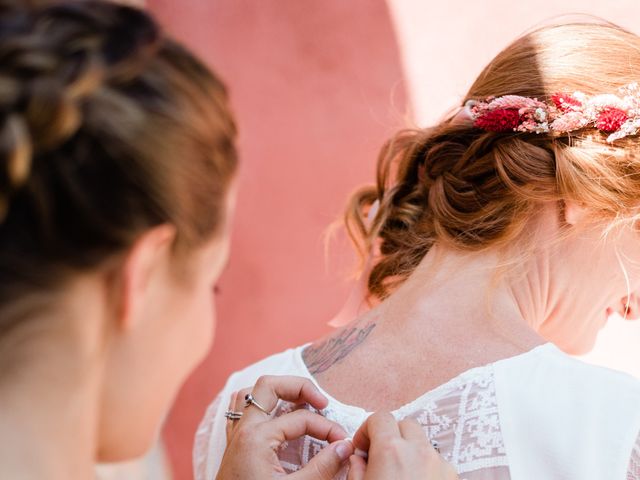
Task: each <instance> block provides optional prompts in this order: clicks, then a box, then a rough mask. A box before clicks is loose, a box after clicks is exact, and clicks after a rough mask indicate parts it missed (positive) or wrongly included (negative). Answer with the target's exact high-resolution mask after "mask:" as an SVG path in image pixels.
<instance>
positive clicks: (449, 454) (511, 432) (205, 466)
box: [194, 344, 640, 480]
mask: <svg viewBox="0 0 640 480" xmlns="http://www.w3.org/2000/svg"><path fill="white" fill-rule="evenodd" d="M304 347H305V346H303V347H299V348H296V349H291V350H287V351H285V352H282V353H280V354H277V355H273V356H271V357H269V358H267V359H265V360H263V361H261V362H258V363H256V364H254V365H252V366H250V367H248V368H246V369H245V370H242V371H240V372H236V373H235V374H233V375H232V376H231V377H230V378H229V380H228V382H227V385H226V386H225V388H224V389H223V391H222V392H221V393H220V395H219V396H218V399H217V400H216V401H214V402H213V403H212V405H211V407H210V408H209V409H208V410H207V413H206V415H205V417H204V419H203V421H202V423H201V425H200V428H199V429H198V432H197V434H196V447H195V450H194V466H195V478H196V480H213V479H214V478H215V475H216V472H217V469H218V467H219V465H220V461H221V459H222V454H223V452H224V448H225V446H226V439H225V422H226V420H225V418H224V416H223V414H224V411H225V410H226V407H227V406H228V403H229V397H230V395H231V393H232V392H233V391H235V390H240V389H242V388H245V387H248V386H251V385H253V384H254V383H255V381H256V380H257V379H258V377H260V376H261V375H298V376H303V377H307V378H310V379H311V380H312V381H314V382H315V380H314V379H313V377H312V376H311V375H310V373H309V371H308V370H307V368H306V367H305V365H304V362H303V361H302V355H301V352H302V350H303V349H304ZM324 393H325V395H326V396H327V397H328V398H329V406H328V407H327V408H326V409H325V410H323V411H322V412H321V413H322V414H323V415H325V416H326V417H327V418H329V419H331V420H333V421H336V422H337V423H339V424H341V425H342V426H343V427H344V428H345V430H346V431H347V432H348V433H349V434H353V433H355V431H356V430H357V429H358V427H359V426H360V425H361V424H362V422H363V421H364V420H365V419H366V418H367V416H368V415H370V413H369V412H366V411H365V410H363V409H361V408H359V407H356V406H352V405H345V404H343V403H341V402H340V401H338V400H336V399H334V398H332V397H331V396H330V395H328V394H327V393H326V392H324ZM290 409H291V405H289V404H286V403H281V404H280V405H279V406H278V409H277V412H276V414H282V413H285V412H287V411H290ZM393 414H394V416H395V417H396V418H397V419H401V418H405V417H413V418H416V419H417V420H418V421H419V422H420V423H421V424H422V425H423V427H424V429H425V433H426V435H427V436H428V437H429V438H430V439H431V440H435V441H437V442H438V445H439V448H440V451H441V453H442V455H443V456H444V458H445V459H446V460H447V461H449V462H451V463H452V464H453V465H454V466H455V467H456V469H457V470H458V473H459V474H460V478H461V479H466V480H485V479H487V480H488V479H491V480H508V479H513V480H542V479H544V480H548V479H558V480H560V479H563V480H564V479H566V480H570V479H571V480H605V479H606V480H610V479H611V480H615V479H619V480H640V440H639V437H638V435H639V433H640V382H638V381H637V380H635V379H633V378H632V377H630V376H627V375H625V374H622V373H618V372H615V371H612V370H608V369H604V368H600V367H595V366H592V365H588V364H585V363H583V362H581V361H579V360H576V359H574V358H572V357H569V356H568V355H566V354H564V353H562V352H561V351H560V350H559V349H557V348H556V347H555V346H554V345H552V344H545V345H543V346H540V347H538V348H535V349H533V350H531V351H530V352H527V353H525V354H522V355H519V356H516V357H512V358H508V359H505V360H500V361H498V362H495V363H492V364H489V365H486V366H483V367H478V368H474V369H471V370H468V371H466V372H464V373H462V374H461V375H459V376H457V377H455V378H454V379H452V380H450V381H448V382H447V383H445V384H443V385H441V386H439V387H437V388H436V389H434V390H431V391H429V392H427V393H425V394H424V395H422V396H420V397H419V398H417V399H415V400H414V401H412V402H410V403H409V404H407V405H404V406H403V407H401V408H400V409H398V410H396V411H395V412H393ZM324 445H325V444H324V443H323V442H319V441H317V440H314V439H311V438H309V437H305V438H303V439H300V440H296V441H292V442H288V443H287V444H285V445H283V446H282V448H281V450H280V452H279V457H280V460H281V463H282V465H283V467H284V468H285V470H287V471H289V472H290V471H295V470H297V469H299V468H300V467H301V466H304V465H305V464H306V463H307V462H308V461H309V459H310V458H312V457H313V455H315V454H316V453H317V452H318V451H319V450H320V449H321V448H322V447H323V446H324ZM344 477H345V472H342V473H341V475H340V476H339V477H338V478H344Z"/></svg>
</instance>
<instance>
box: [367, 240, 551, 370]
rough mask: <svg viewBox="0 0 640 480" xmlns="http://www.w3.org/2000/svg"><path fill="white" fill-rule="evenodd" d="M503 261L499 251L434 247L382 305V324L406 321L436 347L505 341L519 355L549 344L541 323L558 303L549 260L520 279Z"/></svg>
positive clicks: (410, 331)
mask: <svg viewBox="0 0 640 480" xmlns="http://www.w3.org/2000/svg"><path fill="white" fill-rule="evenodd" d="M503 265H504V262H503V261H502V260H501V258H500V256H499V255H497V254H491V253H487V252H483V253H476V254H468V253H458V252H455V251H452V250H450V249H444V248H439V247H434V248H433V249H432V250H431V251H430V252H429V253H428V254H427V256H426V257H425V258H424V259H423V261H422V262H421V263H420V265H419V266H418V267H417V269H416V270H415V271H414V272H413V274H412V275H411V276H410V277H409V278H408V279H407V280H406V281H405V282H404V283H403V284H402V286H401V287H400V288H399V289H398V290H397V291H396V292H394V293H393V294H392V295H391V296H390V297H389V298H388V299H387V300H386V301H385V302H383V303H382V304H381V305H380V306H379V307H378V310H379V313H380V315H379V318H381V319H383V322H384V325H383V328H392V329H396V330H397V329H398V327H400V326H401V327H402V331H404V332H405V334H406V335H411V336H417V337H416V338H419V339H422V340H423V341H426V342H429V343H434V345H433V347H434V348H437V346H438V345H441V346H442V348H451V345H455V346H456V347H459V348H462V349H466V351H468V352H473V351H474V350H482V351H487V350H491V351H496V345H499V344H502V345H504V349H503V350H504V351H505V352H506V353H510V350H513V352H511V353H514V354H517V353H518V352H520V351H527V350H530V349H531V348H533V347H535V346H537V345H540V344H542V343H544V339H542V337H540V336H539V335H538V334H537V333H536V327H537V326H538V325H539V324H540V323H541V322H542V321H543V320H544V319H545V318H546V316H548V315H549V312H550V310H551V309H553V308H554V307H553V301H552V300H553V293H552V288H551V285H550V284H549V282H548V278H549V276H548V275H547V274H546V273H545V267H544V265H542V264H541V265H536V267H535V268H531V269H527V271H526V272H523V273H522V275H521V276H520V277H519V278H514V276H513V275H512V273H513V271H512V270H510V267H509V266H507V265H504V267H503ZM508 272H509V273H511V274H510V275H509V274H508ZM533 277H535V278H533ZM387 312H393V315H389V314H385V313H387ZM488 347H490V348H488ZM478 361H480V362H482V361H483V360H482V359H478Z"/></svg>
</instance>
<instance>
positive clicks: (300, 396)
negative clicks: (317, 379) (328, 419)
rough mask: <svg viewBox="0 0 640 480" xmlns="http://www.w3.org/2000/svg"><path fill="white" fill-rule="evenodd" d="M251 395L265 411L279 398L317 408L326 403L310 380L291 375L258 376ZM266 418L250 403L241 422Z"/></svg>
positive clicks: (324, 405) (251, 421) (322, 406)
mask: <svg viewBox="0 0 640 480" xmlns="http://www.w3.org/2000/svg"><path fill="white" fill-rule="evenodd" d="M252 395H253V398H254V399H255V400H256V402H258V403H259V404H260V405H261V406H262V407H263V408H264V409H265V410H266V411H267V412H271V411H272V410H273V409H274V408H275V407H276V405H277V404H278V400H279V399H282V400H286V401H288V402H292V403H296V404H300V403H308V404H310V405H311V406H312V407H314V408H316V409H318V410H321V409H323V408H324V407H326V406H327V403H328V401H327V399H326V398H325V397H324V395H322V394H321V393H320V391H319V390H318V388H317V387H316V386H315V385H314V384H313V382H311V380H309V379H306V378H301V377H293V376H263V377H260V378H259V379H258V381H257V382H256V384H255V386H254V387H253V391H252ZM243 398H244V397H243ZM266 418H268V416H267V415H266V414H265V413H264V412H262V411H261V410H260V409H259V408H257V407H256V406H255V405H251V406H249V408H245V409H244V416H243V417H242V420H241V422H245V423H247V422H248V423H255V422H259V421H264V420H265V419H266Z"/></svg>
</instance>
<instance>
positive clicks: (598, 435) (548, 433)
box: [494, 344, 640, 479]
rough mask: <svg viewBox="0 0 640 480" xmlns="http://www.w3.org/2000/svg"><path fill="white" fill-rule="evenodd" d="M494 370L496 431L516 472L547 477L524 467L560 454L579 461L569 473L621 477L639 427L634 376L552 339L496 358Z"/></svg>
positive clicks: (639, 387) (639, 397)
mask: <svg viewBox="0 0 640 480" xmlns="http://www.w3.org/2000/svg"><path fill="white" fill-rule="evenodd" d="M494 375H495V386H496V395H497V400H498V405H499V411H500V423H501V428H502V433H503V436H504V439H505V444H506V446H507V451H508V453H509V457H510V458H512V459H513V460H514V462H515V464H514V465H516V466H515V467H514V468H516V470H517V469H522V474H523V475H525V476H524V477H522V478H550V477H548V476H546V477H545V475H546V473H544V472H542V473H540V475H538V476H537V477H529V476H527V474H526V472H537V471H538V470H540V469H541V468H543V465H557V464H559V463H558V462H561V461H563V462H566V464H567V465H574V467H575V466H576V465H579V470H580V471H579V474H578V473H576V475H575V476H572V477H571V478H581V479H592V478H594V479H595V478H597V479H600V478H625V477H624V472H625V469H626V468H627V465H628V463H629V458H630V456H631V451H632V448H633V445H634V444H635V442H636V439H637V438H638V432H639V431H640V382H639V381H638V380H637V379H635V378H633V377H632V376H630V375H627V374H625V373H621V372H618V371H615V370H611V369H608V368H604V367H599V366H595V365H591V364H588V363H586V362H583V361H582V360H579V359H576V358H573V357H571V356H569V355H567V354H565V353H564V352H562V351H561V350H559V349H558V348H557V347H555V346H553V345H551V344H547V345H544V346H542V347H538V348H537V349H535V350H534V351H532V352H529V353H527V354H525V355H520V356H518V357H514V358H511V359H506V360H503V361H500V362H497V363H496V364H495V365H494ZM531 449H535V451H536V452H537V458H535V459H534V458H531V456H530V451H531ZM545 468H546V467H545ZM576 468H577V467H576ZM612 472H614V473H612ZM515 473H517V472H515Z"/></svg>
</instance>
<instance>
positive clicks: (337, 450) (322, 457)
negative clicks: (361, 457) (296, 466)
mask: <svg viewBox="0 0 640 480" xmlns="http://www.w3.org/2000/svg"><path fill="white" fill-rule="evenodd" d="M352 453H353V444H352V443H351V442H349V441H344V440H342V441H339V442H335V443H332V444H331V445H329V446H328V447H326V448H323V449H322V451H320V453H318V454H317V455H315V456H314V457H313V458H312V459H311V460H310V461H309V463H307V465H306V466H305V467H304V468H303V469H302V470H300V471H298V472H296V473H294V474H293V475H290V477H291V479H292V480H303V479H304V480H332V479H333V478H335V476H336V475H337V474H338V472H340V469H341V468H342V466H343V464H344V462H345V460H347V459H348V458H349V456H351V454H352Z"/></svg>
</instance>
